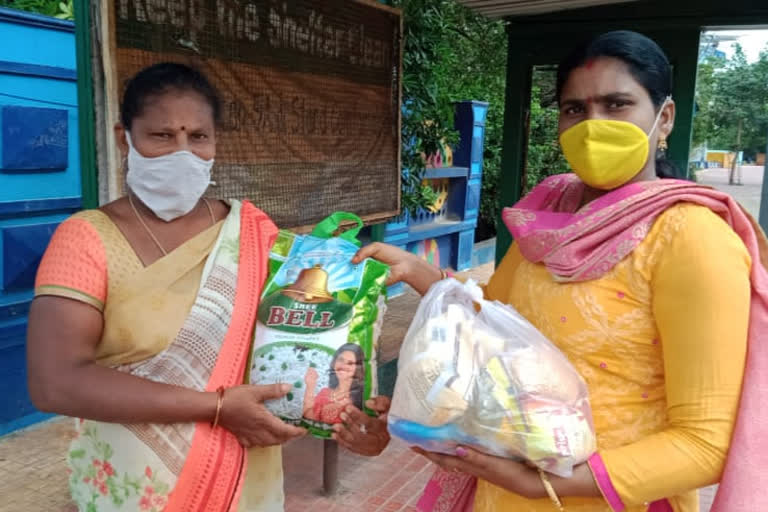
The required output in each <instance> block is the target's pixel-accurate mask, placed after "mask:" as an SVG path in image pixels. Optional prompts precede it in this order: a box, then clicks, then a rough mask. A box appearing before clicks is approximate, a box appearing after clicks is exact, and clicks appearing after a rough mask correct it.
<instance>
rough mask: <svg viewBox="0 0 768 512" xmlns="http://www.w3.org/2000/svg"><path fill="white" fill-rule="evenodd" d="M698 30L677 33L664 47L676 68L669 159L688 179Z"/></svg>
mask: <svg viewBox="0 0 768 512" xmlns="http://www.w3.org/2000/svg"><path fill="white" fill-rule="evenodd" d="M700 34H701V31H700V30H698V29H687V30H679V31H676V33H675V36H674V39H673V40H672V41H670V42H669V43H668V44H667V45H665V50H666V51H667V52H668V55H669V58H670V60H671V61H672V66H673V81H674V83H673V89H672V90H673V93H672V94H673V99H674V100H675V108H676V116H675V128H674V130H672V133H671V134H670V136H669V151H668V155H667V158H669V160H670V161H672V162H673V163H674V164H675V166H676V167H677V170H678V172H679V176H680V177H681V178H688V177H689V176H688V158H689V156H690V153H691V136H692V134H693V109H694V103H695V100H696V98H695V96H696V74H697V71H698V63H699V37H700Z"/></svg>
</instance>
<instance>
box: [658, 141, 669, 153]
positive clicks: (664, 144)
mask: <svg viewBox="0 0 768 512" xmlns="http://www.w3.org/2000/svg"><path fill="white" fill-rule="evenodd" d="M667 149H669V146H668V145H667V139H661V140H660V141H659V150H661V151H666V150H667Z"/></svg>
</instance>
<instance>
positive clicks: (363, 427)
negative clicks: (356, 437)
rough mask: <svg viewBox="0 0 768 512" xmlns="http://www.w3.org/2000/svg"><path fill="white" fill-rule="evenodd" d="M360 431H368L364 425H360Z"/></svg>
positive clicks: (362, 432)
mask: <svg viewBox="0 0 768 512" xmlns="http://www.w3.org/2000/svg"><path fill="white" fill-rule="evenodd" d="M360 433H361V434H367V433H368V429H367V428H365V425H360Z"/></svg>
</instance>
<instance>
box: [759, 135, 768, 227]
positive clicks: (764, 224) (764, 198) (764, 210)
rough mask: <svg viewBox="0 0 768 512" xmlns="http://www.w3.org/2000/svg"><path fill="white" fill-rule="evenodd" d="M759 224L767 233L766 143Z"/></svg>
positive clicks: (767, 178) (767, 161) (767, 173)
mask: <svg viewBox="0 0 768 512" xmlns="http://www.w3.org/2000/svg"><path fill="white" fill-rule="evenodd" d="M760 226H761V227H762V228H763V231H765V232H767V233H768V143H766V150H765V164H764V166H763V189H762V193H761V194H760Z"/></svg>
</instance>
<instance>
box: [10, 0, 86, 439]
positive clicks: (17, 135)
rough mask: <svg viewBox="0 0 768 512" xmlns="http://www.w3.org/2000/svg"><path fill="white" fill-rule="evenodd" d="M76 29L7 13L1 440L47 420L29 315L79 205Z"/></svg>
mask: <svg viewBox="0 0 768 512" xmlns="http://www.w3.org/2000/svg"><path fill="white" fill-rule="evenodd" d="M77 116H78V112H77V79H76V66H75V35H74V24H73V23H71V22H66V21H60V20H56V19H52V18H47V17H44V16H37V15H31V14H27V13H22V12H19V11H14V10H10V9H3V8H0V435H2V434H4V433H7V432H10V431H12V430H15V429H17V428H21V427H23V426H25V425H28V424H30V423H34V422H36V421H39V420H41V419H43V418H44V417H45V416H43V415H42V414H40V413H38V412H37V411H35V409H34V407H33V406H32V404H31V403H30V401H29V396H28V394H27V386H26V328H27V312H28V310H29V304H30V302H31V300H32V294H33V285H34V278H35V272H36V270H37V266H38V264H39V262H40V257H41V256H42V253H43V251H44V250H45V247H46V246H47V244H48V241H49V240H50V237H51V235H52V233H53V231H54V229H56V226H57V225H58V224H59V223H60V222H61V221H62V220H63V219H65V218H66V217H67V216H69V215H70V214H71V213H72V212H73V211H75V210H77V209H79V208H80V206H81V204H82V186H81V174H80V164H79V161H80V157H79V154H80V148H79V145H78V117H77Z"/></svg>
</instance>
